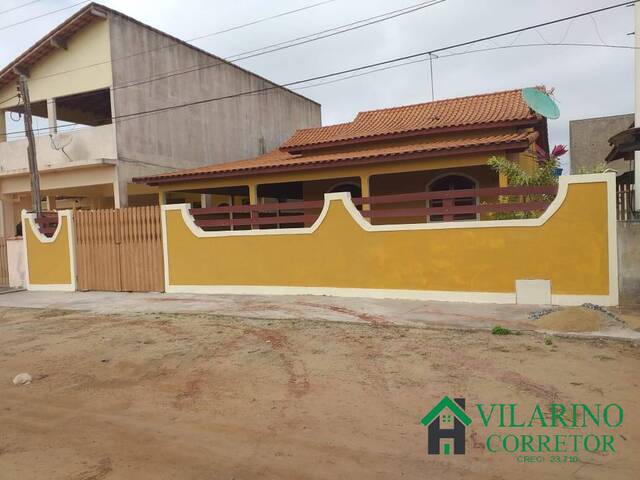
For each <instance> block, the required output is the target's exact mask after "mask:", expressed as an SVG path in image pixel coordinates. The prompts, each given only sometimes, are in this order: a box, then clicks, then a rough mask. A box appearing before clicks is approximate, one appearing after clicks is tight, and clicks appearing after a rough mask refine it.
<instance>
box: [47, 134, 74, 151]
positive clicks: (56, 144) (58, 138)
mask: <svg viewBox="0 0 640 480" xmlns="http://www.w3.org/2000/svg"><path fill="white" fill-rule="evenodd" d="M49 137H51V148H53V149H54V150H62V151H64V149H65V147H68V146H69V144H70V143H71V142H72V141H73V137H72V136H71V135H68V134H64V133H56V134H52V133H51V134H49Z"/></svg>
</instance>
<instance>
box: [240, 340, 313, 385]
mask: <svg viewBox="0 0 640 480" xmlns="http://www.w3.org/2000/svg"><path fill="white" fill-rule="evenodd" d="M244 333H245V334H249V335H253V336H255V337H257V338H258V339H260V340H262V341H263V342H265V343H269V344H270V345H271V348H273V350H274V351H275V352H277V353H278V355H279V356H280V361H281V362H282V364H283V366H284V369H285V372H286V373H287V375H288V377H289V381H288V385H289V391H290V392H291V394H293V396H294V397H298V398H299V397H302V396H303V395H306V394H307V392H308V391H309V388H310V387H311V383H310V381H309V376H308V374H307V369H306V367H305V365H304V363H303V362H301V361H300V360H297V359H294V358H292V357H293V356H294V355H295V351H294V350H293V347H292V346H291V344H290V343H289V341H288V340H287V337H286V336H285V335H283V334H282V333H279V332H277V331H276V330H270V329H264V328H247V329H245V331H244Z"/></svg>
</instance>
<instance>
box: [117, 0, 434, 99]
mask: <svg viewBox="0 0 640 480" xmlns="http://www.w3.org/2000/svg"><path fill="white" fill-rule="evenodd" d="M445 1H446V0H431V1H429V2H423V3H420V4H417V5H413V6H411V7H408V8H404V9H400V10H394V11H392V12H387V13H385V14H382V15H378V16H376V17H370V18H367V19H364V20H359V21H358V22H354V23H352V24H347V25H343V26H340V27H335V28H332V29H328V30H323V31H321V32H317V33H314V34H311V35H307V36H306V37H299V38H298V39H293V40H290V41H288V42H283V43H289V44H288V45H282V46H278V47H277V48H272V49H270V50H269V48H270V47H269V46H267V47H263V48H261V49H257V50H253V51H249V52H245V53H250V54H249V55H245V53H238V54H235V55H231V56H229V57H225V58H224V59H223V60H224V61H222V62H217V63H207V64H201V65H195V66H194V67H191V68H189V69H186V70H175V71H173V72H168V73H166V74H163V75H159V76H156V77H149V78H146V79H142V80H139V81H137V80H132V81H131V82H128V83H126V84H124V85H118V86H115V87H113V88H114V89H119V88H129V87H136V86H139V85H144V84H146V83H151V82H156V81H159V80H165V79H167V78H172V77H177V76H179V75H185V74H187V73H193V72H198V71H200V70H205V69H209V68H213V67H217V66H219V65H224V64H227V63H229V62H239V61H242V60H247V59H249V58H254V57H258V56H261V55H266V54H268V53H273V52H277V51H280V50H285V49H288V48H292V47H296V46H298V45H303V44H306V43H310V42H315V41H317V40H322V39H325V38H329V37H333V36H335V35H339V34H341V33H346V32H350V31H352V30H357V29H360V28H364V27H367V26H369V25H374V24H377V23H381V22H384V21H386V20H391V19H393V18H396V17H399V16H401V15H407V14H409V13H413V12H417V11H419V10H422V9H425V8H427V7H431V6H434V5H437V4H439V3H443V2H445ZM381 17H383V18H381ZM374 18H375V20H372V19H374ZM363 22H366V23H363ZM355 23H358V24H359V25H355V26H353V25H354V24H355ZM345 27H348V28H345ZM340 28H342V30H338V29H340ZM336 30H338V31H336ZM328 32H332V33H328ZM311 37H313V38H311ZM301 39H304V40H302V41H297V42H296V40H301ZM290 42H296V43H290ZM265 49H267V50H266V51H260V50H265ZM252 52H258V53H252Z"/></svg>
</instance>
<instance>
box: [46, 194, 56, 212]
mask: <svg viewBox="0 0 640 480" xmlns="http://www.w3.org/2000/svg"><path fill="white" fill-rule="evenodd" d="M45 202H46V206H47V207H46V208H47V211H49V212H52V211H53V210H55V209H56V197H55V196H53V195H47V196H46V198H45Z"/></svg>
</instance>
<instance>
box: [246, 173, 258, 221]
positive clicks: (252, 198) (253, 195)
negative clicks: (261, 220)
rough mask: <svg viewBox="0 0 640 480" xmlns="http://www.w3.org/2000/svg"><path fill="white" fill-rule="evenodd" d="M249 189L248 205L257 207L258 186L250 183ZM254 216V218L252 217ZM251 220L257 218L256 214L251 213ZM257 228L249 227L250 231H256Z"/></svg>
mask: <svg viewBox="0 0 640 480" xmlns="http://www.w3.org/2000/svg"><path fill="white" fill-rule="evenodd" d="M248 187H249V205H258V185H256V184H255V183H250V184H249V185H248ZM254 215H255V217H254ZM250 216H251V218H252V219H253V218H257V216H258V215H257V213H254V212H251V214H250ZM257 229H258V227H257V226H254V225H251V230H257Z"/></svg>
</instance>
